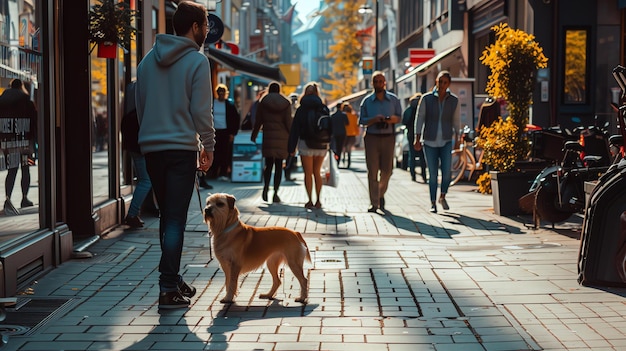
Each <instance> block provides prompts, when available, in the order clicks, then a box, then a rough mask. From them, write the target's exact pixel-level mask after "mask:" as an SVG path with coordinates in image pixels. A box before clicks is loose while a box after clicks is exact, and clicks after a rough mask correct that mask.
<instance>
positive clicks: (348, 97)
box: [328, 89, 372, 110]
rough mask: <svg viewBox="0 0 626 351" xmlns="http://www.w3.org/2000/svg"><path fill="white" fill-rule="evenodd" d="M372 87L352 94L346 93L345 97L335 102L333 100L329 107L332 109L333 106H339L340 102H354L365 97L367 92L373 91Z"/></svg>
mask: <svg viewBox="0 0 626 351" xmlns="http://www.w3.org/2000/svg"><path fill="white" fill-rule="evenodd" d="M371 91H372V90H371V89H363V90H361V91H358V92H356V93H354V94H350V95H346V96H344V97H342V98H341V99H337V100H335V101H333V102H331V103H330V104H328V108H329V109H331V110H332V108H333V107H335V106H337V104H338V103H339V102H350V103H352V102H354V101H356V100H359V99H361V98H363V97H364V96H365V95H366V94H367V93H369V92H371Z"/></svg>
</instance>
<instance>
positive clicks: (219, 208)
mask: <svg viewBox="0 0 626 351" xmlns="http://www.w3.org/2000/svg"><path fill="white" fill-rule="evenodd" d="M235 201H236V199H235V197H234V196H232V195H230V194H226V193H218V194H211V195H209V196H208V197H207V198H206V205H205V206H204V221H205V222H206V223H207V224H209V225H210V226H211V231H212V232H221V230H222V229H224V228H226V227H227V226H228V225H230V224H232V223H233V222H234V221H236V220H239V210H238V209H237V207H236V206H235Z"/></svg>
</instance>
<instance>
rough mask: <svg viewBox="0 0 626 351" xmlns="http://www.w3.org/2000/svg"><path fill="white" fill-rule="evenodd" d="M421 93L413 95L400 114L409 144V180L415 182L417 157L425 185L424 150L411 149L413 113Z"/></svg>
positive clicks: (413, 133)
mask: <svg viewBox="0 0 626 351" xmlns="http://www.w3.org/2000/svg"><path fill="white" fill-rule="evenodd" d="M421 97H422V93H415V94H413V96H411V98H410V99H409V106H407V108H406V109H405V110H404V112H402V124H404V125H405V126H406V131H407V133H406V138H407V140H408V142H409V162H408V166H409V173H411V180H412V181H415V178H416V174H415V173H416V172H415V158H416V157H419V162H420V168H421V169H422V180H423V181H424V184H426V179H427V178H426V161H425V160H424V150H419V151H417V150H415V148H414V147H413V140H415V111H417V104H419V102H420V98H421Z"/></svg>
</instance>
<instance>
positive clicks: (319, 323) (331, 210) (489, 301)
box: [4, 151, 626, 351]
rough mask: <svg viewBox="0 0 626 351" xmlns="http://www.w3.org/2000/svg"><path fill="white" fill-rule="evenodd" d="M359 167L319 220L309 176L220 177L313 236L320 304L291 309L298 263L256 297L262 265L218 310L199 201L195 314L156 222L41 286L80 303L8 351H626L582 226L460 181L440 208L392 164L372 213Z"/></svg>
mask: <svg viewBox="0 0 626 351" xmlns="http://www.w3.org/2000/svg"><path fill="white" fill-rule="evenodd" d="M352 166H353V167H352V169H350V170H346V169H342V170H341V177H340V184H339V187H338V188H329V187H324V189H323V192H322V201H321V202H322V204H323V208H322V209H321V210H313V211H307V210H305V208H304V204H305V203H306V201H307V199H306V195H305V191H304V185H303V181H302V173H301V172H298V173H295V177H296V181H295V182H283V185H282V186H281V188H280V190H279V193H278V194H279V196H280V198H281V200H282V202H281V203H280V204H272V203H265V202H264V201H262V199H261V189H262V185H261V183H230V182H220V181H217V180H216V181H212V182H210V184H211V185H212V186H213V187H214V189H212V190H210V191H211V192H227V193H231V194H233V195H235V197H236V198H237V199H238V200H237V203H236V204H237V206H238V208H239V210H240V211H241V218H242V220H244V221H245V222H247V223H248V224H251V225H256V226H269V225H279V226H286V227H289V228H293V229H296V230H298V231H300V232H302V233H303V236H304V238H305V240H306V241H307V243H308V246H309V248H310V250H311V257H312V261H313V262H311V263H310V264H307V265H306V268H307V270H308V277H309V303H308V304H307V305H304V306H303V305H301V304H299V303H295V302H294V297H295V296H297V295H298V294H299V287H298V284H297V281H295V278H294V277H293V275H292V274H291V272H290V271H289V269H288V268H285V269H284V270H283V274H282V278H283V280H284V284H283V285H282V286H281V287H280V288H279V291H278V294H277V299H276V300H273V301H267V300H261V299H259V298H258V295H259V294H260V293H261V292H265V291H266V290H269V287H270V286H271V277H270V276H269V274H268V273H267V272H266V270H265V269H259V270H257V271H254V272H251V273H249V274H247V275H245V276H243V277H242V278H241V279H240V290H239V295H238V296H237V297H236V303H235V304H232V305H224V304H221V303H220V302H219V300H220V299H221V298H222V297H223V295H224V291H223V289H222V288H223V283H224V275H223V273H222V271H221V270H220V268H219V265H218V263H217V261H216V260H215V259H212V258H211V254H212V252H211V249H210V247H209V240H208V236H207V226H206V225H205V224H204V223H203V222H202V216H201V209H200V207H201V204H200V203H199V200H200V199H198V197H197V196H194V198H193V199H192V201H191V203H190V207H189V218H188V225H187V234H186V242H185V249H184V253H183V264H182V272H183V275H184V277H185V279H186V280H187V281H188V282H190V283H191V284H193V285H194V286H195V287H197V288H198V294H197V295H196V296H195V297H194V298H193V299H192V305H191V307H190V308H189V309H188V310H187V309H184V310H171V311H168V312H161V313H159V311H158V308H157V300H158V298H157V295H158V285H157V280H158V274H159V273H158V269H157V266H158V261H159V255H160V251H159V240H158V218H150V217H145V218H144V220H146V227H145V228H142V229H136V230H130V229H127V228H125V227H120V228H118V229H117V230H115V231H113V232H111V233H108V234H107V235H106V236H105V237H104V238H103V239H102V240H100V241H98V242H97V243H95V244H94V245H93V246H91V247H90V248H89V252H91V253H92V254H93V257H92V258H88V259H82V260H72V261H70V262H67V263H64V264H62V265H61V266H60V267H59V268H57V269H55V270H53V271H51V272H49V273H48V274H46V275H45V276H44V277H43V278H42V279H40V280H39V281H38V282H37V283H35V284H33V285H32V286H31V287H30V288H31V290H29V291H28V293H29V294H30V295H24V296H22V297H21V298H20V299H19V300H20V302H21V303H22V304H23V305H24V306H26V307H27V306H28V303H26V301H28V299H27V298H31V299H32V301H38V300H40V299H41V300H42V301H43V300H44V299H45V300H46V301H49V300H53V299H61V300H62V301H65V300H67V302H66V303H65V304H62V305H61V306H60V307H58V308H57V307H55V308H54V309H53V310H52V311H50V313H48V314H47V315H46V316H47V317H46V318H40V319H42V320H41V321H40V322H39V323H38V324H37V323H32V322H31V324H32V327H31V328H30V329H28V328H21V329H20V328H18V327H19V326H16V327H15V328H13V329H11V328H6V326H5V328H4V334H7V335H8V337H9V344H8V346H7V347H5V348H4V349H6V350H359V351H365V350H376V351H379V350H390V351H396V350H411V351H414V350H437V351H442V350H446V351H447V350H459V351H461V350H463V351H471V350H591V349H592V350H624V349H626V318H625V315H626V299H625V298H624V297H625V296H626V289H621V290H620V289H608V288H603V289H596V288H588V287H583V286H580V285H579V284H578V283H577V281H576V277H577V268H576V263H577V258H578V247H579V243H580V242H579V240H578V237H579V230H580V226H581V218H580V217H579V216H574V217H572V218H571V219H570V220H569V221H568V222H565V223H560V224H557V225H556V226H555V228H552V226H551V225H550V224H547V223H543V224H542V227H541V228H540V229H537V230H533V229H530V228H529V227H528V226H527V225H529V224H530V222H531V217H530V216H522V217H501V216H497V215H495V214H493V210H492V198H491V196H488V195H482V194H479V193H477V192H475V189H476V186H475V185H473V184H471V183H465V184H459V185H455V186H453V187H452V188H451V189H450V191H449V194H448V196H447V199H448V203H449V204H450V210H449V211H443V210H442V209H441V208H439V213H437V214H432V213H430V212H429V209H430V201H429V195H428V187H427V185H425V184H422V183H416V182H412V181H411V180H410V176H409V174H408V172H406V171H403V170H394V174H393V176H392V178H391V184H390V187H389V190H388V192H387V194H386V195H385V200H386V201H385V203H386V213H385V215H384V216H383V215H379V214H373V213H368V212H367V208H368V206H369V200H368V198H369V197H368V191H367V173H366V171H365V166H364V157H363V153H362V151H356V152H355V153H354V154H353V162H352ZM418 179H420V177H418ZM207 193H208V191H207V190H202V191H201V194H200V197H201V202H202V203H203V202H204V198H205V196H206V194H207ZM272 196H273V192H272V191H270V193H269V198H270V199H271V198H272ZM26 307H25V308H26ZM24 311H25V310H24ZM18 319H19V318H18Z"/></svg>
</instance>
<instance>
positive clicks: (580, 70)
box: [563, 28, 589, 104]
mask: <svg viewBox="0 0 626 351" xmlns="http://www.w3.org/2000/svg"><path fill="white" fill-rule="evenodd" d="M588 32H589V31H588V30H587V29H581V28H570V29H566V30H565V37H564V38H565V42H564V47H565V50H564V52H565V55H564V58H563V59H564V61H565V62H564V65H563V69H564V72H563V100H564V101H563V103H565V104H586V103H587V95H588V93H587V92H588V89H587V87H588V85H589V77H588V74H587V72H588V69H589V61H588V54H587V52H588V47H589V33H588Z"/></svg>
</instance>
